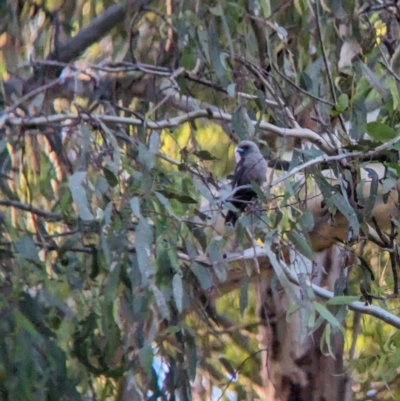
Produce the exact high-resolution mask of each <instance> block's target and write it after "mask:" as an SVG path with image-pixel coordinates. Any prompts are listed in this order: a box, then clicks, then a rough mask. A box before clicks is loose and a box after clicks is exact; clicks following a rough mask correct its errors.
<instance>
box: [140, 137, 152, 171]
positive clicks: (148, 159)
mask: <svg viewBox="0 0 400 401" xmlns="http://www.w3.org/2000/svg"><path fill="white" fill-rule="evenodd" d="M138 148H139V153H138V161H139V163H140V164H141V165H142V166H143V167H144V168H145V169H146V170H148V171H150V170H151V169H152V168H153V167H154V165H155V163H156V162H155V158H154V154H153V153H151V152H150V151H149V150H148V149H147V147H146V146H145V145H143V143H141V142H139V147H138Z"/></svg>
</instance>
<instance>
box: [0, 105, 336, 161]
mask: <svg viewBox="0 0 400 401" xmlns="http://www.w3.org/2000/svg"><path fill="white" fill-rule="evenodd" d="M198 118H209V119H210V120H216V121H225V122H231V121H232V115H231V114H228V113H225V112H224V111H222V110H221V109H217V110H211V109H206V110H195V111H192V112H189V113H187V114H183V115H180V116H176V117H173V118H168V119H165V120H159V121H154V122H153V121H146V122H145V121H143V120H140V119H137V118H128V117H117V116H104V115H93V116H91V115H88V114H73V113H69V114H55V115H50V116H46V117H35V118H17V117H9V118H6V119H5V122H6V123H8V124H10V125H18V126H23V127H32V126H39V125H47V124H50V123H60V122H63V121H65V120H73V121H94V120H95V119H98V120H101V121H103V122H105V123H117V124H127V125H134V126H141V127H146V128H149V129H152V130H162V129H172V128H176V127H178V126H179V125H181V124H183V123H185V122H188V121H192V120H196V119H198ZM253 123H254V124H257V126H258V128H259V129H260V130H262V131H266V132H272V133H274V134H276V135H279V136H281V137H285V138H301V139H306V140H309V141H310V142H312V143H313V144H314V145H316V146H318V147H319V148H320V149H321V150H323V151H324V152H325V153H327V154H332V153H333V152H334V148H333V147H332V146H331V145H330V144H329V143H328V142H326V141H325V140H324V139H323V138H321V136H319V135H318V134H317V133H316V132H314V131H312V130H310V129H307V128H282V127H277V126H276V125H273V124H270V123H267V122H264V121H262V122H260V123H258V122H256V121H253Z"/></svg>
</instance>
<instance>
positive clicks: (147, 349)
mask: <svg viewBox="0 0 400 401" xmlns="http://www.w3.org/2000/svg"><path fill="white" fill-rule="evenodd" d="M153 357H154V355H153V349H152V347H151V346H150V345H145V346H144V347H143V348H142V349H140V350H139V362H140V366H141V367H142V368H143V370H144V371H145V372H146V373H147V375H148V376H150V375H151V372H152V366H153Z"/></svg>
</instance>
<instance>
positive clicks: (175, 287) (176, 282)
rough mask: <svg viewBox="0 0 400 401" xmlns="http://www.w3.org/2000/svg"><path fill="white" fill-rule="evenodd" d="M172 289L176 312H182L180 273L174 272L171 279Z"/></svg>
mask: <svg viewBox="0 0 400 401" xmlns="http://www.w3.org/2000/svg"><path fill="white" fill-rule="evenodd" d="M172 291H173V295H174V300H175V305H176V307H177V309H178V312H182V309H183V308H182V300H183V283H182V277H181V276H180V274H174V278H173V279H172Z"/></svg>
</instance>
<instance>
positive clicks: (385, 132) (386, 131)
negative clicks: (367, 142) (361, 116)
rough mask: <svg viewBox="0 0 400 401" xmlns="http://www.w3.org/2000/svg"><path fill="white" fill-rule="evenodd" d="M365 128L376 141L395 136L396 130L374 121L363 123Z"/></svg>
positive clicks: (387, 139) (383, 140) (384, 140)
mask: <svg viewBox="0 0 400 401" xmlns="http://www.w3.org/2000/svg"><path fill="white" fill-rule="evenodd" d="M365 130H366V131H367V132H368V134H369V135H370V136H371V137H372V138H373V139H375V140H376V141H380V142H386V141H389V140H391V139H393V138H395V137H396V135H397V134H396V131H395V130H394V129H393V128H391V127H389V126H388V125H386V124H383V123H380V122H378V121H374V122H372V123H368V124H365Z"/></svg>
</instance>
